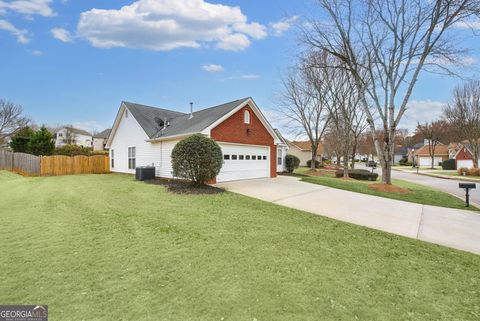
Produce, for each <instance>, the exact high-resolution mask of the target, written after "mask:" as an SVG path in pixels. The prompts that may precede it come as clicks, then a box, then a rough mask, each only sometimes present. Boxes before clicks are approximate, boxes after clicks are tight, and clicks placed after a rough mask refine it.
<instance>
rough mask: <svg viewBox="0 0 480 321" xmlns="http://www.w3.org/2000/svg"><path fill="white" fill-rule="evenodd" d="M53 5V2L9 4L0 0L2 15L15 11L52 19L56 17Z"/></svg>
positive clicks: (18, 0)
mask: <svg viewBox="0 0 480 321" xmlns="http://www.w3.org/2000/svg"><path fill="white" fill-rule="evenodd" d="M51 3H52V0H14V1H9V2H7V1H1V0H0V13H1V12H6V11H13V12H16V13H20V14H22V15H26V16H32V15H40V16H43V17H51V16H55V15H56V14H55V12H54V11H53V9H52V8H51V7H50V5H51Z"/></svg>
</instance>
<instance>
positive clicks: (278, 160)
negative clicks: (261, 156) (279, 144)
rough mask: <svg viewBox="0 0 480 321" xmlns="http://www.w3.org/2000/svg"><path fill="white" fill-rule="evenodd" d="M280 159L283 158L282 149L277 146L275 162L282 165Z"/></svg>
mask: <svg viewBox="0 0 480 321" xmlns="http://www.w3.org/2000/svg"><path fill="white" fill-rule="evenodd" d="M282 160H283V157H282V149H281V148H279V149H277V164H278V165H282Z"/></svg>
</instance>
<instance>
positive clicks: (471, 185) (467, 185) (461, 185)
mask: <svg viewBox="0 0 480 321" xmlns="http://www.w3.org/2000/svg"><path fill="white" fill-rule="evenodd" d="M458 187H459V188H463V189H464V190H465V204H466V206H467V207H469V206H470V193H469V191H470V190H471V189H475V188H477V185H476V184H475V183H458Z"/></svg>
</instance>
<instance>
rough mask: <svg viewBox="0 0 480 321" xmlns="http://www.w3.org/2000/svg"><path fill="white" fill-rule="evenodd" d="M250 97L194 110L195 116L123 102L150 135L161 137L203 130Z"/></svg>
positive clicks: (151, 136)
mask: <svg viewBox="0 0 480 321" xmlns="http://www.w3.org/2000/svg"><path fill="white" fill-rule="evenodd" d="M248 99H250V97H248V98H243V99H238V100H234V101H231V102H228V103H225V104H222V105H218V106H214V107H210V108H206V109H202V110H199V111H196V112H194V113H193V117H191V118H190V114H185V113H180V112H176V111H173V110H167V109H162V108H156V107H151V106H144V105H139V104H133V103H129V102H123V103H124V104H125V106H126V107H127V108H128V109H129V110H130V112H131V113H132V115H133V116H134V117H135V119H136V120H137V121H138V123H139V124H140V126H142V128H143V129H144V130H145V132H146V133H147V135H148V137H150V138H160V137H168V136H176V135H182V134H189V133H198V132H201V131H202V130H204V129H205V128H207V127H208V126H210V125H211V124H213V123H214V122H215V121H216V120H218V119H220V118H221V117H223V116H225V115H226V114H228V113H229V112H231V111H232V110H234V109H235V108H236V107H237V106H238V105H240V104H242V103H243V102H245V101H246V100H248ZM165 120H167V121H168V122H169V123H170V125H169V126H168V127H167V128H165V129H163V130H162V127H161V126H160V123H159V121H165Z"/></svg>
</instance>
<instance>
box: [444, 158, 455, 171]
mask: <svg viewBox="0 0 480 321" xmlns="http://www.w3.org/2000/svg"><path fill="white" fill-rule="evenodd" d="M442 169H446V170H452V169H455V160H454V159H447V160H444V161H443V162H442Z"/></svg>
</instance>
